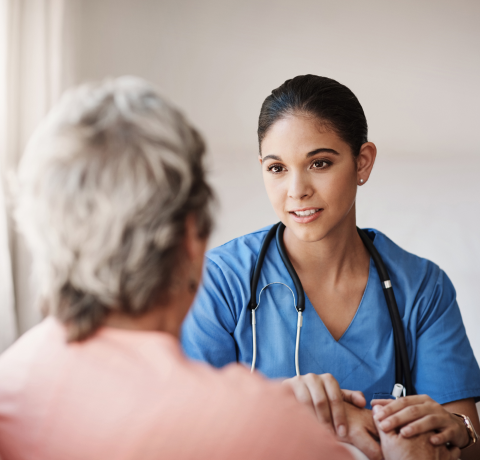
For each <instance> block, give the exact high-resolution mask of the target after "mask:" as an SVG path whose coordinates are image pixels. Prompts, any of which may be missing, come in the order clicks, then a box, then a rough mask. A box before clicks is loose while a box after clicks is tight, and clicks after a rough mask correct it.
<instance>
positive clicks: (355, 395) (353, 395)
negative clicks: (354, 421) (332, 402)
mask: <svg viewBox="0 0 480 460" xmlns="http://www.w3.org/2000/svg"><path fill="white" fill-rule="evenodd" d="M342 394H343V400H344V401H346V402H349V403H350V404H353V405H354V406H357V407H359V408H360V409H363V408H364V407H365V406H366V405H367V400H366V399H365V396H364V395H363V393H362V392H361V391H353V390H342Z"/></svg>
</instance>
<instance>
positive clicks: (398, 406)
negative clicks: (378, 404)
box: [375, 395, 431, 421]
mask: <svg viewBox="0 0 480 460" xmlns="http://www.w3.org/2000/svg"><path fill="white" fill-rule="evenodd" d="M427 401H431V399H430V398H429V397H428V396H426V395H416V396H405V397H404V398H398V399H396V400H395V401H393V400H392V401H391V402H390V403H389V404H385V405H384V406H383V407H382V409H381V410H380V411H378V413H376V414H375V416H376V417H377V418H378V420H380V421H381V420H383V419H384V418H386V417H389V416H390V415H392V414H395V413H396V412H398V411H400V410H402V409H404V408H405V407H408V406H413V405H418V404H423V403H425V402H427Z"/></svg>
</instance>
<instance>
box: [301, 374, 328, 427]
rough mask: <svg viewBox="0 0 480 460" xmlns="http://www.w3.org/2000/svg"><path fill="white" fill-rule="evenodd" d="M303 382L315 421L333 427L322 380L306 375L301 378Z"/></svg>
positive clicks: (313, 375)
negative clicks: (315, 416)
mask: <svg viewBox="0 0 480 460" xmlns="http://www.w3.org/2000/svg"><path fill="white" fill-rule="evenodd" d="M303 381H304V383H305V385H306V388H307V389H308V392H309V395H310V399H311V401H312V406H313V408H314V410H315V414H316V415H317V419H318V420H319V421H320V423H324V424H326V425H329V426H331V427H333V422H332V416H331V414H330V404H329V401H328V396H327V393H326V391H325V388H324V385H323V380H322V379H321V378H320V376H318V375H316V374H307V375H304V376H303Z"/></svg>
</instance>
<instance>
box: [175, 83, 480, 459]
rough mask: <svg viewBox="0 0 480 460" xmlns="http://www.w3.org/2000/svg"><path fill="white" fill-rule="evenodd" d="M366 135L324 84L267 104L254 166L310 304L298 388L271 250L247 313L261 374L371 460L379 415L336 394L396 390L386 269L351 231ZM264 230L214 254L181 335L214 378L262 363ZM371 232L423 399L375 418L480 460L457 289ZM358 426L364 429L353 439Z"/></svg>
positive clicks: (341, 96)
mask: <svg viewBox="0 0 480 460" xmlns="http://www.w3.org/2000/svg"><path fill="white" fill-rule="evenodd" d="M367 131H368V130H367V121H366V118H365V114H364V112H363V109H362V107H361V105H360V103H359V101H358V100H357V98H356V97H355V95H354V94H353V93H352V92H351V91H350V90H349V89H348V88H346V87H345V86H343V85H341V84H340V83H338V82H336V81H334V80H331V79H329V78H325V77H318V76H314V75H305V76H298V77H296V78H293V79H292V80H288V81H286V82H285V83H284V84H283V85H281V86H280V87H279V88H277V89H275V90H274V91H272V94H271V95H269V96H268V97H267V98H266V100H265V101H264V103H263V105H262V108H261V112H260V118H259V126H258V139H259V146H260V155H259V161H260V164H261V167H262V172H263V178H264V182H265V187H266V190H267V193H268V196H269V198H270V201H271V203H272V205H273V207H274V209H275V212H276V214H277V215H278V217H279V219H280V221H281V222H282V223H283V225H284V226H285V229H284V233H283V235H281V236H280V239H281V242H283V243H284V248H285V251H286V254H287V256H288V259H289V260H290V262H291V264H292V265H293V268H294V269H295V271H296V273H297V274H298V278H299V280H300V282H301V284H302V285H303V290H304V294H305V311H304V312H303V327H302V328H301V338H300V343H299V358H298V367H299V370H300V373H301V374H303V377H293V376H295V374H296V364H295V356H294V355H295V351H296V337H297V317H298V314H297V311H296V310H295V308H294V299H293V297H292V294H294V296H295V301H296V300H297V298H298V292H296V289H295V285H294V282H293V281H292V278H291V276H290V274H289V272H288V271H287V268H286V265H285V263H284V261H283V260H282V257H281V254H280V252H279V244H280V243H281V242H280V243H277V244H276V243H275V239H274V240H273V241H272V243H271V244H270V245H269V246H268V249H267V252H266V255H265V259H264V262H263V266H262V269H261V272H260V276H259V281H258V285H257V288H256V295H255V298H254V299H253V302H254V303H255V305H256V304H258V303H260V305H259V307H258V308H257V310H256V312H255V316H256V318H255V319H256V334H255V337H256V342H257V343H256V348H257V349H258V352H257V353H256V359H255V368H256V369H258V370H260V371H261V372H262V373H263V374H265V375H266V376H268V377H271V378H287V377H290V379H289V380H288V381H287V383H288V384H290V385H291V386H292V387H293V388H294V391H295V392H296V394H297V396H298V397H299V399H301V400H303V401H305V402H307V403H309V404H312V406H313V407H314V409H315V411H316V413H317V415H318V417H319V418H320V419H322V420H323V421H326V422H331V424H332V427H333V428H334V429H335V430H336V433H337V434H338V435H339V436H340V437H344V436H345V437H347V439H348V436H351V437H352V436H353V437H354V438H355V439H353V441H352V442H353V443H356V444H357V446H358V447H360V448H361V449H362V450H363V451H364V452H365V453H367V455H369V457H370V458H376V457H377V456H378V455H380V454H379V452H378V448H377V447H376V446H375V442H374V441H373V440H372V439H371V438H370V439H368V438H369V436H368V434H369V433H370V434H371V433H374V432H375V427H374V425H373V420H372V419H371V412H370V411H366V410H363V411H361V410H360V409H358V408H356V409H355V408H354V407H353V406H352V405H350V404H346V403H343V402H342V400H341V397H342V396H345V395H347V393H345V392H343V393H342V392H341V391H340V388H347V389H350V390H360V391H362V392H363V393H364V395H365V397H366V400H367V401H369V402H370V401H371V400H372V399H375V398H383V397H384V396H383V395H385V394H390V393H391V392H392V388H393V386H394V384H395V383H398V382H396V381H395V376H396V370H395V365H396V362H397V363H398V358H397V359H395V347H394V336H393V329H392V321H391V319H390V315H389V310H388V308H387V303H386V299H385V296H384V292H383V289H382V283H381V279H380V277H379V274H378V269H379V267H377V266H376V264H375V263H374V261H373V260H372V258H371V257H370V252H369V251H368V250H367V248H366V246H365V243H364V241H362V239H361V237H360V236H359V233H358V232H357V228H356V220H355V199H356V192H357V187H358V186H362V185H364V184H365V183H366V182H367V181H368V179H369V176H370V173H371V171H372V168H373V165H374V162H375V157H376V147H375V145H374V144H373V143H371V142H368V138H367ZM269 229H270V227H269V228H266V229H262V230H259V231H257V232H254V233H251V234H249V235H245V236H243V237H240V238H237V239H235V240H233V241H231V242H229V243H227V244H225V245H223V246H221V247H219V248H216V249H214V250H212V251H210V252H209V253H208V255H207V259H206V267H205V273H204V281H203V286H202V288H201V290H200V292H199V295H198V297H197V299H196V303H195V305H194V308H193V309H192V311H191V312H190V314H189V316H188V317H187V320H186V321H185V323H184V327H183V336H182V337H183V338H182V340H183V346H184V349H185V351H186V353H187V354H188V355H189V356H190V357H192V358H195V359H200V360H204V361H207V362H209V363H211V364H213V365H215V366H217V367H220V366H223V365H225V364H227V363H229V362H232V361H239V362H242V363H245V364H246V365H250V364H251V363H252V361H253V360H254V356H253V345H252V340H253V336H252V312H251V309H250V308H249V304H250V300H251V293H250V292H251V279H252V274H253V271H254V267H255V264H256V261H257V258H258V256H259V252H260V249H261V247H262V243H263V241H264V239H265V237H266V235H267V233H268V231H269ZM365 234H366V235H367V236H368V238H369V239H370V240H371V241H372V242H373V245H374V246H375V248H376V249H377V250H378V252H379V254H380V256H381V258H382V259H383V262H384V264H385V266H386V269H387V271H388V273H389V275H390V281H391V285H392V287H393V289H394V292H395V297H396V302H397V304H398V310H399V315H400V318H401V323H402V325H403V329H404V336H405V340H406V349H407V354H408V357H406V358H405V360H407V359H408V368H409V371H410V372H411V380H412V384H413V389H414V391H412V392H411V393H416V395H414V396H408V397H406V398H401V399H399V400H398V401H395V402H392V403H390V404H387V405H385V406H384V407H383V408H382V410H379V411H378V413H377V415H376V416H375V417H376V418H377V420H378V421H380V422H381V425H380V426H381V427H382V429H384V430H385V431H389V430H392V429H395V428H400V427H403V428H402V435H404V436H405V437H407V436H413V435H414V434H417V433H422V432H426V431H429V430H435V431H437V434H436V435H435V436H433V437H432V438H431V442H432V443H440V444H441V443H450V444H451V445H455V446H457V447H459V448H466V447H468V449H466V450H465V451H462V458H463V459H473V458H479V456H480V450H479V444H476V445H475V446H473V447H470V445H471V444H472V443H474V441H475V439H476V438H475V433H474V432H473V431H472V428H471V426H467V425H468V424H469V420H468V419H467V418H466V417H465V416H467V417H469V418H470V420H471V422H473V425H474V426H475V428H476V429H477V431H478V429H479V421H478V415H477V412H476V410H475V398H478V397H479V396H480V370H479V367H478V364H477V362H476V361H475V358H474V355H473V352H472V349H471V347H470V344H469V342H468V338H467V336H466V333H465V328H464V326H463V323H462V319H461V315H460V311H459V309H458V305H457V302H456V297H455V290H454V288H453V286H452V283H451V282H450V280H449V279H448V277H447V276H446V274H445V273H444V272H443V271H442V270H441V269H440V268H439V267H438V266H437V265H435V264H434V263H432V262H430V261H428V260H425V259H422V258H420V257H417V256H415V255H413V254H409V253H408V252H406V251H404V250H403V249H401V248H400V247H398V246H397V245H396V244H395V243H394V242H392V241H391V240H390V239H388V237H387V236H385V235H384V234H383V233H381V232H379V231H377V230H373V229H369V230H366V231H365ZM272 283H273V284H272ZM383 287H385V286H383ZM262 289H263V291H262ZM305 374H307V375H305ZM402 383H403V382H402ZM348 395H349V398H350V400H351V402H353V403H354V404H356V405H357V406H362V405H364V404H365V401H363V399H362V398H361V397H360V396H359V395H358V394H353V395H352V394H351V393H350V394H348ZM375 395H377V396H375ZM426 395H428V396H426ZM383 404H385V403H383ZM367 412H368V413H367ZM453 413H459V414H462V415H453ZM359 414H361V415H359ZM332 419H333V421H331V420H332ZM358 425H360V426H362V427H363V431H362V429H355V430H352V427H353V426H356V427H357V428H358ZM349 426H350V433H348V428H349Z"/></svg>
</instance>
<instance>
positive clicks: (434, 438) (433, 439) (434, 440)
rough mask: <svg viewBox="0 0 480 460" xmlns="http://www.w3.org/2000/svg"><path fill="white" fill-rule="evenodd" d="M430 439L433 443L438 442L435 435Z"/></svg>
mask: <svg viewBox="0 0 480 460" xmlns="http://www.w3.org/2000/svg"><path fill="white" fill-rule="evenodd" d="M430 441H431V442H433V444H439V443H440V439H438V438H437V437H436V436H434V437H433V438H431V439H430Z"/></svg>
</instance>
